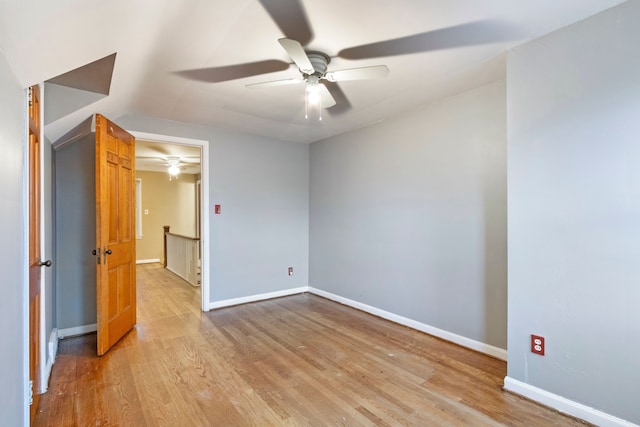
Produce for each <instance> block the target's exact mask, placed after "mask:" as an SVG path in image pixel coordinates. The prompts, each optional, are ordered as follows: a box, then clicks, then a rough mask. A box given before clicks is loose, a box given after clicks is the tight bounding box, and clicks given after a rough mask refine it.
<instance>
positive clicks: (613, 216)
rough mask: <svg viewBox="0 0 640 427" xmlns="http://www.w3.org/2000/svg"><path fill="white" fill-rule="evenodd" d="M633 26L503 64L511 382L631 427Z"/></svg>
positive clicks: (545, 44) (543, 45)
mask: <svg viewBox="0 0 640 427" xmlns="http://www.w3.org/2000/svg"><path fill="white" fill-rule="evenodd" d="M638 22H640V2H638V1H633V2H627V3H625V4H623V5H621V6H619V7H616V8H614V9H611V10H609V11H606V12H603V13H601V14H599V15H596V16H594V17H591V18H589V19H587V20H585V21H583V22H580V23H577V24H575V25H572V26H570V27H568V28H565V29H562V30H560V31H558V32H556V33H553V34H550V35H548V36H545V37H543V38H541V39H539V40H535V41H533V42H531V43H529V44H527V45H525V46H523V47H520V48H518V49H516V50H515V51H513V52H511V54H510V55H509V58H508V102H507V104H508V105H509V143H508V147H509V157H508V163H509V170H508V180H509V192H508V197H509V356H508V357H509V363H508V370H509V372H508V375H509V376H510V377H512V378H514V379H517V380H520V381H523V382H526V383H528V384H531V385H533V386H536V387H539V388H542V389H544V390H547V391H550V392H552V393H555V394H558V395H560V396H563V397H566V398H568V399H571V400H573V401H577V402H580V403H583V404H586V405H588V406H591V407H594V408H596V409H599V410H602V411H604V412H607V413H610V414H612V415H615V416H618V417H620V418H623V419H626V420H628V421H632V422H635V423H640V405H638V398H639V395H640V310H639V307H640V285H639V284H640V262H639V261H638V260H640V167H639V162H640V142H639V135H640V54H639V51H638V41H639V40H640V26H638ZM532 333H534V334H541V335H544V336H545V337H546V345H547V348H546V352H547V354H546V356H544V357H540V356H536V355H533V354H531V353H530V352H529V335H530V334H532Z"/></svg>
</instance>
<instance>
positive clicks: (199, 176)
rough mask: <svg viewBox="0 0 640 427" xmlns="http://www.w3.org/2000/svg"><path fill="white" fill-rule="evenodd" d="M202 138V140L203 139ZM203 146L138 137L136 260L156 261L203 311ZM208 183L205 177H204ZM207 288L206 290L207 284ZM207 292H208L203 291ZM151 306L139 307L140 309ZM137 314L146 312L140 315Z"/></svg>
mask: <svg viewBox="0 0 640 427" xmlns="http://www.w3.org/2000/svg"><path fill="white" fill-rule="evenodd" d="M203 142H204V141H203ZM205 148H206V147H204V146H203V144H197V145H191V144H189V143H184V142H180V143H174V142H170V141H169V142H167V141H162V140H158V138H150V139H147V138H144V137H141V136H140V135H136V194H137V199H136V260H137V265H138V272H139V273H143V271H142V270H141V266H144V265H146V264H157V265H159V266H162V267H163V268H164V269H166V270H168V271H170V272H171V273H172V274H174V275H175V276H177V278H179V279H180V280H179V282H181V283H183V284H184V285H185V286H190V287H193V288H194V290H195V291H196V293H197V295H198V297H199V299H200V304H199V305H200V306H201V309H206V303H205V301H206V299H205V298H204V296H205V292H202V291H201V286H202V285H203V284H204V285H205V287H206V286H207V281H206V280H203V268H202V266H203V262H202V259H203V255H204V254H205V253H206V251H205V250H203V243H204V239H202V238H201V237H202V236H204V235H206V234H205V231H204V230H203V228H204V226H205V223H206V220H205V221H203V220H202V217H203V215H204V214H205V213H204V209H206V204H204V203H203V202H202V201H203V199H205V196H204V194H203V191H204V190H205V188H206V185H203V181H205V177H204V175H205V174H203V157H204V156H203V152H204V151H205ZM205 182H206V181H205ZM207 290H208V288H207ZM206 294H208V292H206ZM143 307H149V305H148V304H146V305H142V304H140V305H139V308H140V309H143ZM139 316H140V317H143V316H144V312H140V313H139Z"/></svg>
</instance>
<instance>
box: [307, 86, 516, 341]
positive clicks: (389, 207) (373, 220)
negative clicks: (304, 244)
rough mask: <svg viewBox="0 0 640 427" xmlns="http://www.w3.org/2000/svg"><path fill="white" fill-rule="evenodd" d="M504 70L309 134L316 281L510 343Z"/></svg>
mask: <svg viewBox="0 0 640 427" xmlns="http://www.w3.org/2000/svg"><path fill="white" fill-rule="evenodd" d="M505 102H506V95H505V82H504V81H501V82H497V83H494V84H490V85H487V86H483V87H481V88H478V89H475V90H472V91H469V92H465V93H462V94H460V95H458V96H454V97H452V98H448V99H444V100H442V101H440V102H437V103H435V104H433V105H430V106H428V107H426V108H425V109H424V110H422V111H418V112H415V113H413V114H407V115H405V116H403V117H401V118H398V119H395V120H389V121H386V122H383V123H380V124H376V125H373V126H370V127H367V128H365V129H362V130H359V131H355V132H352V133H348V134H344V135H341V136H337V137H334V138H331V139H329V140H326V141H322V142H316V143H313V144H312V145H311V162H310V163H311V178H310V200H311V202H310V205H311V208H310V285H311V286H314V287H316V288H319V289H322V290H325V291H328V292H331V293H334V294H337V295H340V296H342V297H346V298H350V299H353V300H355V301H358V302H361V303H365V304H369V305H372V306H374V307H377V308H380V309H383V310H387V311H390V312H392V313H394V314H397V315H401V316H405V317H408V318H410V319H413V320H416V321H419V322H422V323H426V324H428V325H431V326H435V327H437V328H441V329H444V330H446V331H449V332H453V333H455V334H458V335H462V336H464V337H467V338H470V339H473V340H477V341H480V342H484V343H487V344H491V345H494V346H497V347H501V348H506V335H507V333H506V330H507V326H506V320H507V311H506V310H507V283H506V112H505V108H506V107H505Z"/></svg>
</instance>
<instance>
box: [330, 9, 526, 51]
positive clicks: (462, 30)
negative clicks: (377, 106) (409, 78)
mask: <svg viewBox="0 0 640 427" xmlns="http://www.w3.org/2000/svg"><path fill="white" fill-rule="evenodd" d="M517 36H518V31H517V30H516V29H515V28H514V27H512V26H509V25H507V24H506V23H505V22H503V21H498V20H490V19H486V20H480V21H473V22H467V23H465V24H460V25H454V26H451V27H446V28H441V29H439V30H433V31H426V32H424V33H419V34H414V35H412V36H407V37H400V38H397V39H391V40H385V41H381V42H377V43H371V44H364V45H360V46H355V47H350V48H347V49H343V50H341V51H340V52H338V56H339V57H340V58H344V59H366V58H380V57H383V56H393V55H404V54H410V53H420V52H428V51H432V50H441V49H450V48H454V47H460V46H473V45H479V44H485V43H493V42H501V41H508V40H513V39H515V38H516V37H517Z"/></svg>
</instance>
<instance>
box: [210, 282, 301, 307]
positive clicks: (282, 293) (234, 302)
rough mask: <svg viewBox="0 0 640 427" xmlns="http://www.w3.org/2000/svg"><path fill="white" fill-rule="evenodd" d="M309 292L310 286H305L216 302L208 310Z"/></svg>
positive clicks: (211, 303)
mask: <svg viewBox="0 0 640 427" xmlns="http://www.w3.org/2000/svg"><path fill="white" fill-rule="evenodd" d="M307 290H308V286H303V287H300V288H293V289H285V290H283V291H277V292H269V293H266V294H258V295H250V296H248V297H242V298H233V299H226V300H220V301H214V302H210V303H209V305H208V306H207V310H214V309H216V308H223V307H231V306H232V305H239V304H247V303H250V302H256V301H262V300H266V299H272V298H280V297H286V296H289V295H295V294H301V293H304V292H307Z"/></svg>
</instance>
